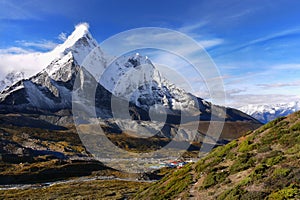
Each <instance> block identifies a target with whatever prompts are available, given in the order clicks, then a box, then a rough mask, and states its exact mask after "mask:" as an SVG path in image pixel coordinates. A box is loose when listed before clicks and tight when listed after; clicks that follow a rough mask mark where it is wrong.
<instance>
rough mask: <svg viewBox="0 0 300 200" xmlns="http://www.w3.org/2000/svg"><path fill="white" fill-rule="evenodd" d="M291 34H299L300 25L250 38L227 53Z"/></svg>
mask: <svg viewBox="0 0 300 200" xmlns="http://www.w3.org/2000/svg"><path fill="white" fill-rule="evenodd" d="M293 34H300V27H295V28H291V29H286V30H283V31H279V32H276V33H272V34H269V35H266V36H263V37H260V38H257V39H254V40H251V41H249V42H247V43H245V44H242V45H240V46H238V47H236V48H234V49H232V50H229V51H228V52H227V53H232V52H235V51H240V50H242V49H245V48H247V47H250V46H255V45H258V44H261V43H265V42H268V41H271V40H275V39H279V38H281V37H287V36H290V35H293Z"/></svg>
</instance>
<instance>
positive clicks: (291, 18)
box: [0, 0, 300, 107]
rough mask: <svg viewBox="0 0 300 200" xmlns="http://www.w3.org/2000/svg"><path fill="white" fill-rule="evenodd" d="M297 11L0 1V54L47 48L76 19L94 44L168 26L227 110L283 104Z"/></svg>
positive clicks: (97, 0)
mask: <svg viewBox="0 0 300 200" xmlns="http://www.w3.org/2000/svg"><path fill="white" fill-rule="evenodd" d="M299 11H300V2H299V1H296V0H295V1H293V0H288V1H283V0H277V1H267V0H260V1H258V0H257V1H255V0H252V1H232V0H229V1H214V0H212V1H200V0H198V1H156V0H152V1H142V0H140V1H135V0H126V1H125V0H119V1H117V0H112V1H107V0H106V1H101V0H93V1H92V0H85V1H79V0H73V1H71V0H69V1H67V0H59V1H58V0H44V1H39V0H32V1H30V0H28V1H24V0H23V1H22V0H0V38H1V40H0V56H6V55H9V54H26V53H29V52H45V51H49V50H51V49H53V48H54V47H55V46H56V45H57V44H59V43H62V42H63V40H64V39H65V36H67V35H69V34H70V33H71V32H72V31H73V29H74V26H75V25H76V24H78V23H80V22H87V23H89V24H90V32H91V33H92V35H93V36H94V38H95V39H96V40H97V41H98V42H102V41H103V40H105V39H107V38H108V37H110V36H112V35H114V34H117V33H119V32H122V31H126V30H128V29H132V28H139V27H162V28H169V29H174V30H177V31H181V32H183V33H185V34H187V35H189V36H191V37H192V38H194V39H195V40H196V41H198V42H199V43H200V44H202V45H203V46H204V47H205V49H206V50H207V52H208V53H209V55H210V56H211V58H212V59H213V61H214V62H215V63H216V65H217V67H218V69H219V70H220V73H221V76H222V78H223V81H224V84H225V88H226V94H227V103H228V105H230V106H235V107H238V106H242V105H247V104H256V103H259V104H261V103H278V102H289V101H293V100H297V99H299V97H300V94H299V92H300V90H299V88H300V79H299V77H300V48H299V47H300V20H299V19H300V12H299ZM1 58H3V57H1ZM5 64H6V63H2V64H1V65H0V67H1V69H0V73H2V76H3V74H4V73H6V72H7V71H8V70H9V69H8V68H7V66H8V65H5ZM4 69H5V70H4ZM200 84H201V81H199V82H197V81H195V86H197V87H198V86H199V88H201V85H200ZM195 90H197V89H195ZM195 93H197V94H198V95H199V96H201V97H206V95H207V94H204V92H203V91H201V90H200V89H199V91H196V92H195Z"/></svg>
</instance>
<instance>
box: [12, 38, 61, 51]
mask: <svg viewBox="0 0 300 200" xmlns="http://www.w3.org/2000/svg"><path fill="white" fill-rule="evenodd" d="M16 43H17V44H19V45H20V46H23V47H31V48H38V49H41V50H51V49H53V48H55V47H56V46H57V45H58V44H57V43H55V42H53V41H50V40H41V41H25V40H18V41H16Z"/></svg>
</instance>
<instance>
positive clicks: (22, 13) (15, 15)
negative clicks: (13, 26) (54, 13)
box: [0, 0, 40, 20]
mask: <svg viewBox="0 0 300 200" xmlns="http://www.w3.org/2000/svg"><path fill="white" fill-rule="evenodd" d="M24 4H26V2H25V1H24V2H22V1H21V2H18V3H16V2H13V1H10V0H1V1H0V19H12V20H27V19H35V20H37V19H40V17H39V16H37V15H35V14H33V12H32V11H31V10H29V9H26V8H24Z"/></svg>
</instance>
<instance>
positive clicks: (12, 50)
mask: <svg viewBox="0 0 300 200" xmlns="http://www.w3.org/2000/svg"><path fill="white" fill-rule="evenodd" d="M27 53H32V51H31V50H28V49H24V48H21V47H9V48H6V49H0V54H27Z"/></svg>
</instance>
